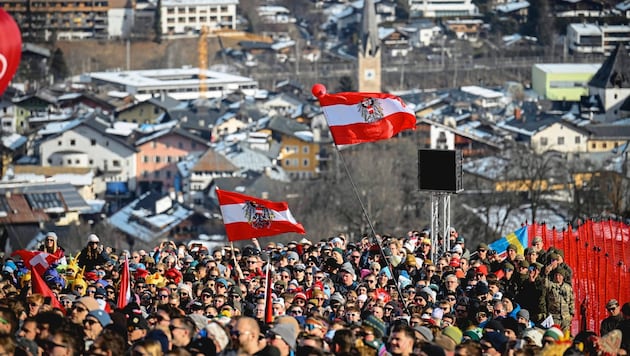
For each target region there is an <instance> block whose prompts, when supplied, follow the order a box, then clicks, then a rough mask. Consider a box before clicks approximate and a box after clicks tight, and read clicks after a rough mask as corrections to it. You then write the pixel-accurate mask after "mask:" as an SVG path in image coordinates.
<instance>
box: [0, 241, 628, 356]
mask: <svg viewBox="0 0 630 356" xmlns="http://www.w3.org/2000/svg"><path fill="white" fill-rule="evenodd" d="M450 231H451V233H450V236H449V237H448V241H444V242H445V243H444V244H443V246H431V239H430V237H429V235H428V232H426V231H410V232H409V233H408V234H407V235H406V236H404V237H395V236H386V235H383V236H375V237H367V236H364V237H362V238H360V239H359V240H355V241H349V240H348V239H346V237H345V236H344V235H343V234H340V235H337V236H333V237H330V238H327V239H322V240H321V241H311V240H309V239H306V238H304V239H302V240H300V241H292V242H289V243H287V244H282V243H276V242H273V240H274V239H273V238H265V239H263V240H257V239H252V240H249V241H246V244H244V245H241V246H244V247H242V248H240V249H239V248H232V247H231V245H226V246H224V247H221V248H217V249H214V250H212V251H210V250H208V249H207V248H205V247H204V246H203V245H201V244H192V245H186V244H176V243H173V242H170V241H165V242H162V243H160V245H159V246H156V247H155V248H154V249H153V250H136V251H112V249H111V248H109V247H104V246H103V245H102V244H101V241H100V239H99V237H98V236H96V235H93V234H92V235H90V236H89V237H88V238H87V244H86V246H85V248H83V249H82V250H81V251H80V252H78V251H77V253H75V254H74V256H71V254H70V253H68V251H64V249H63V248H62V246H60V244H61V242H62V241H63V239H62V238H58V237H57V235H56V234H55V233H54V232H51V233H49V234H47V236H46V239H45V240H44V242H43V245H42V247H41V249H40V250H41V251H42V253H50V254H55V258H57V260H56V261H55V263H54V264H53V265H51V266H50V268H49V269H48V270H46V271H45V272H44V273H43V275H42V276H41V277H42V278H43V280H44V281H45V283H46V285H47V286H48V287H49V288H50V290H52V291H53V293H54V296H56V299H57V300H58V301H59V302H60V303H59V304H57V303H55V301H54V300H53V298H51V297H45V296H44V295H43V294H41V293H34V292H33V288H32V283H33V276H32V273H36V272H31V271H29V269H27V268H26V267H25V263H24V261H21V260H20V259H19V258H16V257H10V256H5V258H4V260H3V262H2V280H1V282H0V298H1V299H0V355H12V354H15V355H42V354H43V355H117V356H120V355H224V356H245V355H272V356H296V355H297V356H323V355H329V354H336V355H343V356H349V355H360V356H382V355H396V356H397V355H401V356H409V355H482V354H483V355H514V354H521V355H523V354H524V355H536V354H549V355H556V354H557V355H560V354H567V355H604V354H620V355H625V354H626V353H627V351H628V350H629V349H630V329H629V326H630V303H625V304H622V303H619V302H618V301H617V300H614V299H613V300H610V301H609V302H608V303H607V304H606V305H605V306H596V307H601V308H604V307H605V308H606V310H607V311H608V313H609V316H608V317H607V318H606V319H605V320H602V321H601V324H599V322H598V326H599V330H600V333H598V334H597V333H595V332H592V331H588V330H582V331H580V332H579V333H576V335H572V334H571V326H572V325H571V322H572V320H573V318H574V316H575V314H576V312H579V310H578V311H576V307H575V301H574V293H573V289H572V287H571V280H572V271H571V268H570V266H568V265H567V264H566V263H564V259H563V257H564V251H561V250H558V249H555V248H552V247H550V248H547V249H545V248H544V246H543V242H542V239H540V238H534V239H533V241H532V243H531V246H529V247H527V248H526V249H525V250H524V252H523V253H522V254H519V253H518V251H519V249H518V247H517V246H514V245H510V246H509V247H508V248H507V251H506V253H505V254H498V253H496V251H492V250H491V249H489V247H488V245H487V244H485V243H480V244H479V245H478V246H474V248H473V249H469V248H470V246H467V245H466V241H465V239H464V238H463V237H461V236H458V234H457V231H456V230H455V229H451V230H450ZM261 243H263V244H264V246H263V245H261ZM445 246H449V247H448V248H445ZM436 251H439V253H435V252H436ZM124 261H129V262H128V265H129V269H130V285H131V287H130V295H131V299H130V301H129V302H128V303H127V304H126V306H125V307H124V308H118V307H117V306H118V304H119V303H118V302H119V301H118V298H120V295H121V293H120V290H121V285H120V284H121V276H122V275H123V273H122V268H123V267H124V266H125V263H123V262H124ZM268 279H269V281H268ZM267 286H269V287H267Z"/></svg>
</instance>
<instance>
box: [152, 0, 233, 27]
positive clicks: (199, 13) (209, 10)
mask: <svg viewBox="0 0 630 356" xmlns="http://www.w3.org/2000/svg"><path fill="white" fill-rule="evenodd" d="M238 3H239V1H238V0H164V1H162V7H161V8H160V15H161V26H162V34H164V35H177V34H188V33H197V32H199V31H200V30H201V28H202V27H204V26H205V27H207V28H208V29H210V30H213V29H225V28H227V29H236V7H237V5H238Z"/></svg>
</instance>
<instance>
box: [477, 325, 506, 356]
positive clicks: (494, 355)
mask: <svg viewBox="0 0 630 356" xmlns="http://www.w3.org/2000/svg"><path fill="white" fill-rule="evenodd" d="M506 344H507V337H505V335H503V334H502V333H500V332H498V331H491V332H488V333H486V334H485V335H484V336H483V337H482V338H481V342H480V345H481V350H482V352H483V354H484V355H488V356H500V355H502V354H503V352H504V351H505V345H506Z"/></svg>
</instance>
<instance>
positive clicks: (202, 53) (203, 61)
mask: <svg viewBox="0 0 630 356" xmlns="http://www.w3.org/2000/svg"><path fill="white" fill-rule="evenodd" d="M197 52H198V53H197V54H198V55H199V97H200V98H204V99H205V98H206V91H207V90H208V87H207V85H206V71H207V70H208V26H206V25H203V26H201V31H200V32H199V43H198V44H197Z"/></svg>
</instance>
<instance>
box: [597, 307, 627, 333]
mask: <svg viewBox="0 0 630 356" xmlns="http://www.w3.org/2000/svg"><path fill="white" fill-rule="evenodd" d="M606 311H607V312H608V317H606V319H604V320H602V323H601V326H600V327H599V334H600V335H602V336H604V335H606V334H608V333H609V332H611V331H613V330H614V329H617V328H618V327H617V325H619V323H621V321H622V320H623V315H622V314H621V307H620V306H619V302H618V301H617V299H611V300H609V301H608V303H606Z"/></svg>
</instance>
